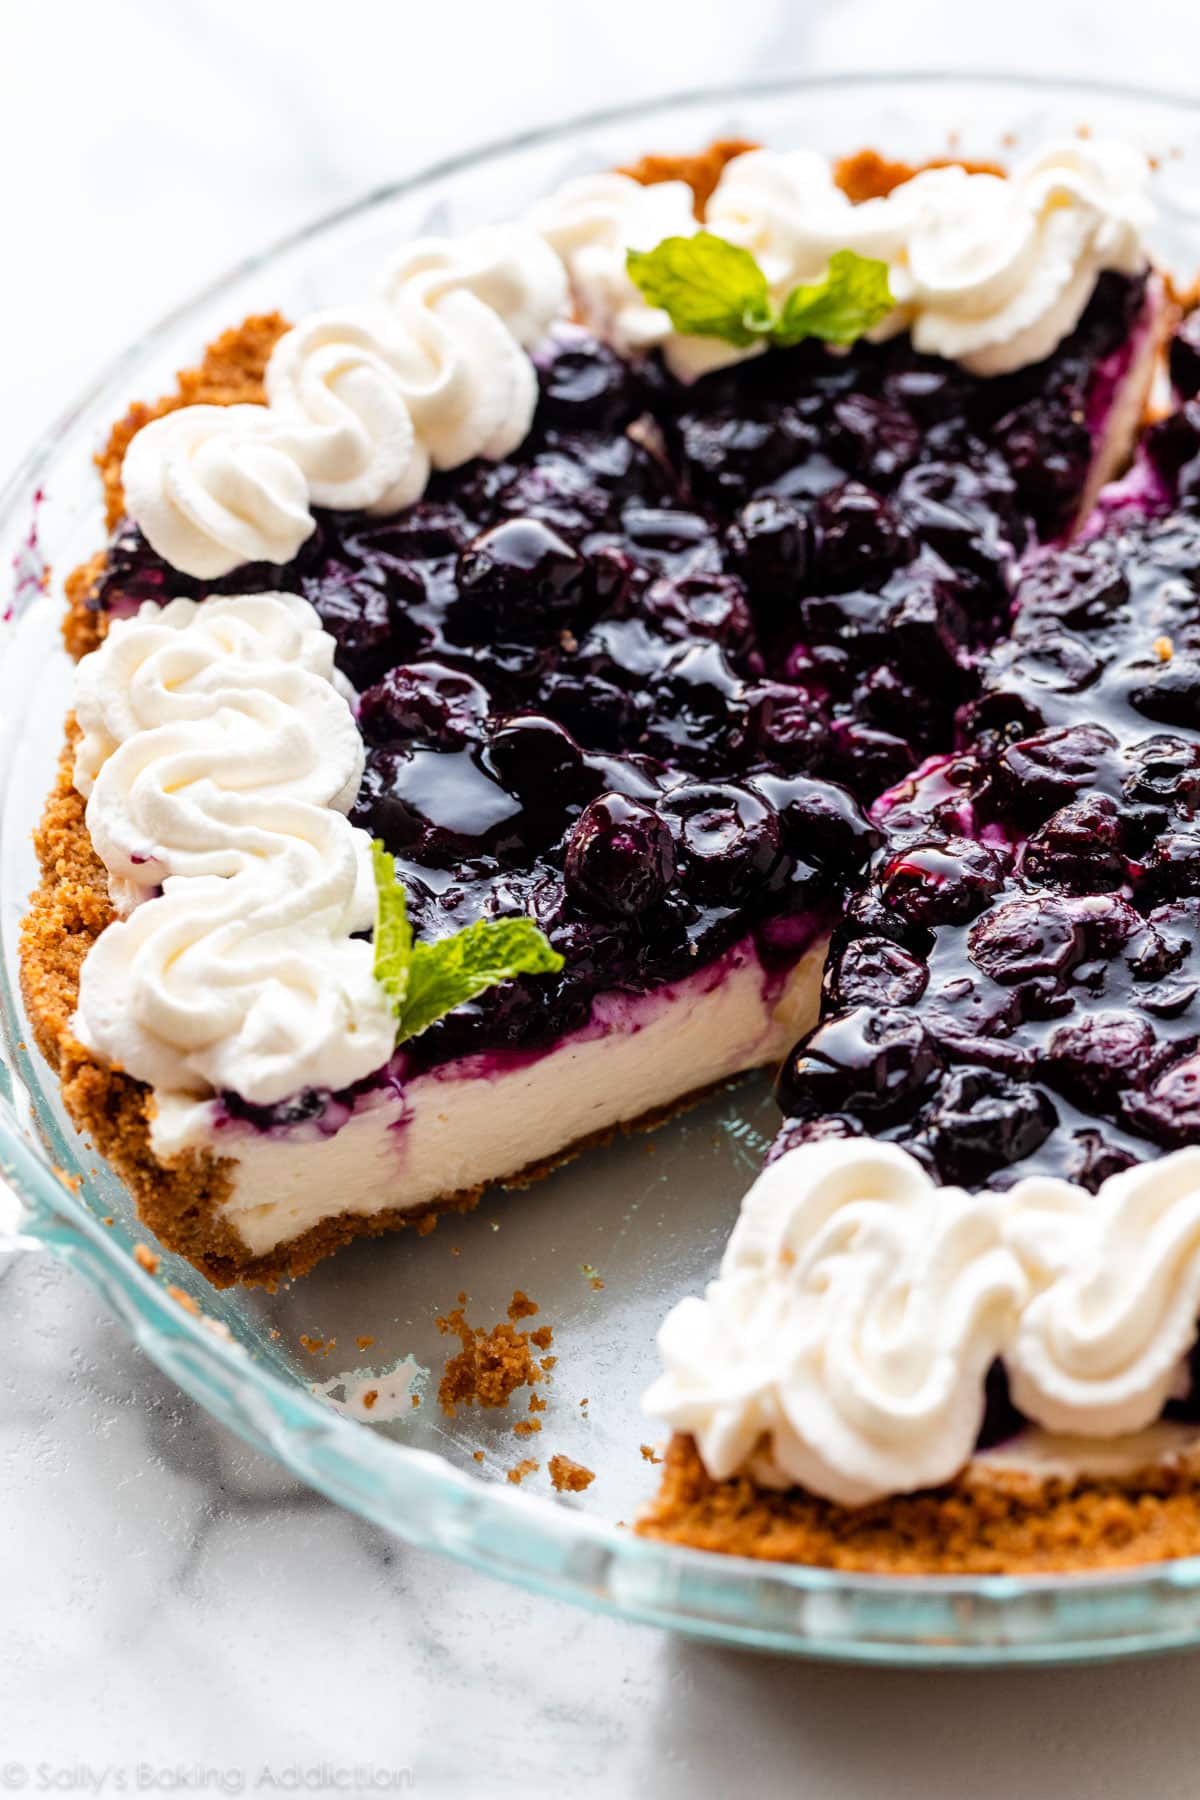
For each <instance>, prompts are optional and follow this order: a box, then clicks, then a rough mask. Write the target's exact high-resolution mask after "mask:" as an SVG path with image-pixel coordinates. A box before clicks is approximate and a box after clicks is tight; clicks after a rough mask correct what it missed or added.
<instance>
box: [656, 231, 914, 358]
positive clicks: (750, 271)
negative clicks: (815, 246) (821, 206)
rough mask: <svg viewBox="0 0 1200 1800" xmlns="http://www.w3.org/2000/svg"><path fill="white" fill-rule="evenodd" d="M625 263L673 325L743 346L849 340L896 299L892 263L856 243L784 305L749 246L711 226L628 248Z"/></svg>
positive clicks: (794, 291) (689, 333)
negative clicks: (649, 247)
mask: <svg viewBox="0 0 1200 1800" xmlns="http://www.w3.org/2000/svg"><path fill="white" fill-rule="evenodd" d="M625 267H626V268H627V269H628V271H629V277H630V280H631V281H632V282H633V283H634V285H635V287H637V288H638V289H639V290H640V292H641V293H642V294H644V295H645V297H646V299H647V300H648V301H649V302H650V304H651V306H661V307H662V308H663V310H664V311H665V312H666V313H667V314H668V316H669V318H670V320H671V324H672V325H673V326H674V328H675V330H676V331H679V332H682V333H684V334H685V335H686V336H688V337H715V338H721V339H723V340H724V342H725V343H727V344H735V345H736V346H737V347H738V349H741V350H745V349H748V348H749V347H750V345H751V344H758V343H767V344H776V345H779V346H780V347H781V348H787V346H789V345H791V344H798V343H799V342H800V340H801V339H802V338H810V337H811V338H821V339H823V341H824V342H825V343H827V344H852V343H853V342H854V340H855V338H860V337H861V336H862V335H863V333H864V332H865V331H869V330H870V329H871V327H872V325H878V323H879V321H880V320H881V319H883V318H885V317H886V316H887V314H888V313H890V312H891V310H892V307H893V306H894V304H895V302H894V300H893V299H892V291H891V288H890V287H889V286H888V266H887V264H886V263H885V262H880V261H878V260H877V259H876V258H875V257H872V256H859V254H858V252H857V251H856V250H837V251H835V252H834V254H833V255H832V256H831V257H830V259H829V269H828V271H827V273H826V275H825V279H824V280H823V281H815V282H812V283H811V284H809V285H804V284H801V285H800V286H799V287H794V288H793V289H792V291H791V293H790V294H789V295H788V296H787V298H786V299H785V300H784V302H783V305H782V306H779V307H776V306H775V305H774V304H773V302H772V300H771V293H770V289H769V288H768V286H767V278H766V276H765V275H764V274H763V272H762V270H761V269H760V268H759V266H758V264H757V263H756V262H755V260H754V258H753V256H751V254H750V252H749V251H748V250H743V249H742V248H741V246H740V245H738V244H731V243H729V242H728V241H727V240H726V239H725V238H720V237H716V236H714V234H713V233H712V232H711V231H698V232H697V233H696V235H695V236H694V237H669V238H664V239H663V240H662V242H661V244H656V245H655V247H654V249H653V250H630V251H627V252H626V256H625Z"/></svg>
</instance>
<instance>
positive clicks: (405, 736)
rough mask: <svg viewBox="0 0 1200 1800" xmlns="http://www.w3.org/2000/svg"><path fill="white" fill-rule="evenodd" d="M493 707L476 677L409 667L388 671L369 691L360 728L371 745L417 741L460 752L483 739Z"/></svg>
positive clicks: (432, 666)
mask: <svg viewBox="0 0 1200 1800" xmlns="http://www.w3.org/2000/svg"><path fill="white" fill-rule="evenodd" d="M489 705H490V701H489V699H488V692H487V689H486V688H485V687H484V686H483V685H482V683H481V682H478V681H476V680H475V679H474V677H473V676H471V675H464V674H463V673H462V672H461V671H460V670H458V669H447V668H445V667H444V666H443V665H442V664H441V663H436V662H426V663H410V664H407V665H402V666H401V667H400V668H398V669H389V670H388V672H387V674H386V675H385V676H384V678H383V680H382V681H381V682H378V683H377V684H376V686H375V687H373V688H368V689H367V691H366V693H365V694H364V695H363V697H362V700H361V701H360V703H359V712H358V723H359V728H360V730H361V731H362V734H363V736H364V738H365V739H366V740H367V742H368V744H380V745H397V744H407V743H411V742H412V741H413V740H417V741H419V742H424V743H427V744H435V745H437V746H438V748H439V749H443V750H455V749H457V748H458V747H459V745H461V744H465V743H466V742H468V740H470V739H472V738H478V737H479V735H480V732H481V728H482V724H483V720H484V717H485V715H486V714H487V711H488V707H489Z"/></svg>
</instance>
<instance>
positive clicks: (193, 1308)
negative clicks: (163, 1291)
mask: <svg viewBox="0 0 1200 1800" xmlns="http://www.w3.org/2000/svg"><path fill="white" fill-rule="evenodd" d="M167 1292H168V1294H170V1296H171V1298H172V1300H174V1302H175V1304H176V1305H177V1306H182V1308H183V1310H184V1312H188V1313H191V1314H192V1316H193V1318H196V1319H198V1318H199V1317H200V1306H199V1302H198V1301H196V1300H193V1299H192V1296H191V1295H190V1294H189V1293H187V1292H186V1290H185V1289H184V1288H181V1287H168V1289H167Z"/></svg>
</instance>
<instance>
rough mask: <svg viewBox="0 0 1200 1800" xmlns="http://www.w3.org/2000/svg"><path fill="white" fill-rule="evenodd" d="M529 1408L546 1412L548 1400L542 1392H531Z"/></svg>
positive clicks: (532, 1410)
mask: <svg viewBox="0 0 1200 1800" xmlns="http://www.w3.org/2000/svg"><path fill="white" fill-rule="evenodd" d="M529 1410H530V1412H545V1410H546V1402H545V1399H544V1398H543V1396H542V1395H541V1394H530V1396H529Z"/></svg>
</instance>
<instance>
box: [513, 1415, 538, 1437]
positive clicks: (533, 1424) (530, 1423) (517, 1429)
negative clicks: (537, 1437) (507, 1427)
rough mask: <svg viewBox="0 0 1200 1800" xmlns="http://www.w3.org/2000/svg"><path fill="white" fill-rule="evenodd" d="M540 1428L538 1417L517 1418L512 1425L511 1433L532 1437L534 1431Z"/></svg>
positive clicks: (515, 1435)
mask: <svg viewBox="0 0 1200 1800" xmlns="http://www.w3.org/2000/svg"><path fill="white" fill-rule="evenodd" d="M541 1429H542V1421H541V1420H540V1419H518V1420H517V1422H516V1424H515V1425H514V1426H513V1435H514V1437H522V1438H526V1437H532V1436H533V1434H534V1432H535V1431H540V1430H541Z"/></svg>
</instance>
